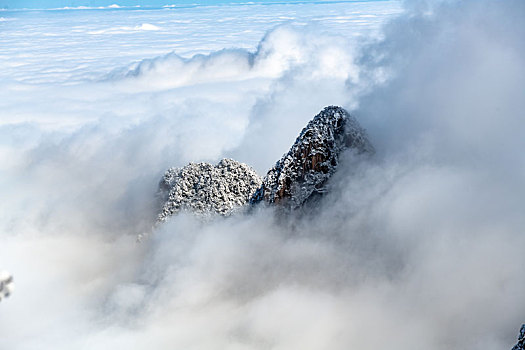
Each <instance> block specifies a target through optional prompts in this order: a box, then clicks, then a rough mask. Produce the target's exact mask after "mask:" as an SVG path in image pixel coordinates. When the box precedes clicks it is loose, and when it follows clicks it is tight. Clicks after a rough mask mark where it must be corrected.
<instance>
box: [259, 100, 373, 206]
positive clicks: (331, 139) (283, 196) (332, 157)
mask: <svg viewBox="0 0 525 350" xmlns="http://www.w3.org/2000/svg"><path fill="white" fill-rule="evenodd" d="M345 149H353V150H354V151H355V152H356V153H370V154H371V153H373V152H374V149H373V147H372V145H371V144H370V142H369V141H368V138H367V136H366V132H365V130H364V129H363V128H361V126H360V125H359V124H358V122H357V120H356V119H355V118H353V117H352V116H350V115H349V114H348V112H347V111H346V110H344V109H343V108H341V107H335V106H330V107H326V108H325V109H323V110H322V111H321V112H320V113H319V114H318V115H316V116H315V117H314V118H313V119H312V120H311V121H310V122H309V123H308V125H307V126H306V127H305V128H304V129H303V130H302V131H301V133H300V134H299V137H297V139H296V140H295V143H294V144H293V145H292V147H291V148H290V150H289V151H288V153H286V154H285V155H284V156H283V157H282V158H281V159H280V160H279V161H277V163H276V164H275V166H274V167H273V168H272V169H270V171H268V173H267V174H266V176H265V177H264V179H263V183H262V185H261V187H259V188H258V189H257V191H256V192H255V194H254V195H253V197H252V199H251V200H250V202H251V203H252V204H256V203H258V202H261V201H264V202H266V203H268V204H279V205H282V206H284V207H287V208H290V209H296V208H298V207H300V206H302V205H303V204H304V203H305V202H306V201H307V200H308V199H309V198H311V197H312V196H314V195H316V194H322V193H324V192H326V190H327V188H326V186H325V185H326V181H327V180H328V179H329V178H330V177H331V176H332V175H333V174H334V173H335V171H336V169H337V166H338V164H339V157H340V154H341V152H342V151H343V150H345Z"/></svg>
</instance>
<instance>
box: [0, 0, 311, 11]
mask: <svg viewBox="0 0 525 350" xmlns="http://www.w3.org/2000/svg"><path fill="white" fill-rule="evenodd" d="M248 1H251V2H265V1H264V0H0V7H2V8H10V9H13V8H59V7H66V6H70V7H75V6H94V7H99V6H109V5H112V4H118V5H121V6H136V5H141V6H163V5H171V4H195V3H199V4H210V5H212V4H219V3H232V2H248ZM276 1H279V0H276ZM285 1H286V2H297V1H299V0H292V1H290V0H285ZM301 1H305V0H301ZM306 1H314V0H306ZM317 1H318V0H317Z"/></svg>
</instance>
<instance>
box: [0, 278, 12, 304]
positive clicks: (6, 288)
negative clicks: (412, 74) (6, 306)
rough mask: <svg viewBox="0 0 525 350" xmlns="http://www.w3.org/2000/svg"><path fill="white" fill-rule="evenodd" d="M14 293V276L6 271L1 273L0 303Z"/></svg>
mask: <svg viewBox="0 0 525 350" xmlns="http://www.w3.org/2000/svg"><path fill="white" fill-rule="evenodd" d="M12 292H13V276H11V275H10V274H8V273H7V272H5V271H2V272H0V301H1V300H2V299H3V298H7V297H8V296H9V295H11V293H12Z"/></svg>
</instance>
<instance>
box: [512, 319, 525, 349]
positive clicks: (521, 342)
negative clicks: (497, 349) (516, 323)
mask: <svg viewBox="0 0 525 350" xmlns="http://www.w3.org/2000/svg"><path fill="white" fill-rule="evenodd" d="M512 350H525V324H524V325H522V326H521V329H520V335H519V336H518V343H517V344H516V345H514V347H513V348H512Z"/></svg>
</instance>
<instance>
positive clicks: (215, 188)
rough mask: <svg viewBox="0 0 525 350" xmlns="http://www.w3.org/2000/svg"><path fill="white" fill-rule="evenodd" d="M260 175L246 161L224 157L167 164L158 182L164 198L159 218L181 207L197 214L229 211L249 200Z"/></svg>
mask: <svg viewBox="0 0 525 350" xmlns="http://www.w3.org/2000/svg"><path fill="white" fill-rule="evenodd" d="M260 185H261V178H260V177H259V175H257V173H256V172H255V171H254V170H253V169H252V168H250V167H249V166H248V165H246V164H243V163H239V162H237V161H235V160H233V159H223V160H221V161H220V162H219V163H218V164H217V165H212V164H209V163H190V164H188V165H186V166H184V167H182V168H170V169H168V170H167V171H166V173H165V174H164V177H163V178H162V180H161V181H160V184H159V195H160V197H161V200H162V201H163V202H164V204H163V206H162V211H161V213H160V214H159V216H158V220H159V221H165V220H166V219H167V218H168V217H169V216H170V215H173V214H175V213H178V212H179V211H181V210H189V211H191V212H194V213H196V214H199V215H209V214H212V213H217V214H220V215H225V216H226V215H230V214H231V213H232V212H234V211H235V210H236V209H238V208H240V207H242V206H243V205H245V204H246V203H248V201H249V200H250V198H251V196H252V194H253V192H255V190H256V189H257V188H258V187H260Z"/></svg>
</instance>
